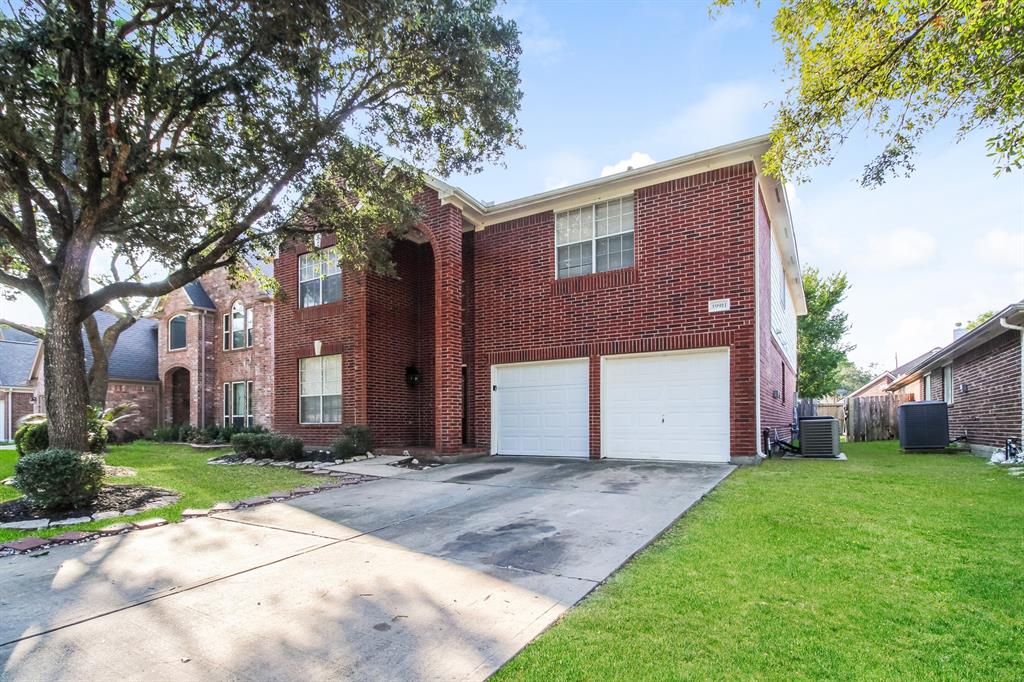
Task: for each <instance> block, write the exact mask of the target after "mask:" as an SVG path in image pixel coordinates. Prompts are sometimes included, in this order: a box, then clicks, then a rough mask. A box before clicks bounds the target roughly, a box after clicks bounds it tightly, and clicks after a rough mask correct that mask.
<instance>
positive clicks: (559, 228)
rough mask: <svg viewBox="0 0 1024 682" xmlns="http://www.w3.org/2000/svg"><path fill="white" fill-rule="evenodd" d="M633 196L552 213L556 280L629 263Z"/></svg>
mask: <svg viewBox="0 0 1024 682" xmlns="http://www.w3.org/2000/svg"><path fill="white" fill-rule="evenodd" d="M633 262H634V259H633V197H621V198H619V199H612V200H611V201H604V202H601V203H599V204H594V205H592V206H584V207H583V208H574V209H572V210H569V211H562V212H560V213H558V214H556V215H555V267H556V274H557V276H558V278H559V279H561V278H563V277H575V276H576V275H588V274H590V273H592V272H607V271H609V270H618V269H620V268H629V267H632V266H633Z"/></svg>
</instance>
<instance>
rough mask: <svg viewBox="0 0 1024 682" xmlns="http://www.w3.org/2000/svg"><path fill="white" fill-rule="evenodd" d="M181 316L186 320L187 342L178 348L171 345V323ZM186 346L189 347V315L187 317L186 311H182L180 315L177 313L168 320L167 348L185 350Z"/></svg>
mask: <svg viewBox="0 0 1024 682" xmlns="http://www.w3.org/2000/svg"><path fill="white" fill-rule="evenodd" d="M179 317H180V318H181V319H183V320H184V321H185V343H184V345H182V346H179V347H178V348H173V347H172V346H171V323H172V322H174V321H175V320H176V319H178V318H179ZM186 348H188V317H186V316H185V314H184V313H180V314H178V315H175V316H174V317H172V318H171V319H169V320H167V350H169V351H172V350H185V349H186Z"/></svg>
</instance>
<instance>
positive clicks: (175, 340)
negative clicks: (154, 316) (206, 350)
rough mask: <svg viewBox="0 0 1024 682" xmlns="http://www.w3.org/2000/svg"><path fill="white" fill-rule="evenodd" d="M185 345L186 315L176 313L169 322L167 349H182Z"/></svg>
mask: <svg viewBox="0 0 1024 682" xmlns="http://www.w3.org/2000/svg"><path fill="white" fill-rule="evenodd" d="M185 345H186V337H185V316H184V315H175V316H174V317H172V318H171V319H170V320H169V321H168V322H167V350H181V349H182V348H184V347H185Z"/></svg>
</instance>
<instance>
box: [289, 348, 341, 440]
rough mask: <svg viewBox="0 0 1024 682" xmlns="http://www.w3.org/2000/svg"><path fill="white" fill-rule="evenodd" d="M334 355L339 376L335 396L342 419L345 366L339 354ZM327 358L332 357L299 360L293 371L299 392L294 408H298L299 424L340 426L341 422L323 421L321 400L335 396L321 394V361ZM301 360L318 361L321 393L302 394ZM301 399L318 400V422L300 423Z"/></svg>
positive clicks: (319, 356) (322, 371)
mask: <svg viewBox="0 0 1024 682" xmlns="http://www.w3.org/2000/svg"><path fill="white" fill-rule="evenodd" d="M336 355H337V356H338V373H339V375H340V376H339V377H338V393H337V396H338V400H339V401H340V402H341V412H342V418H344V412H345V400H344V397H343V396H344V392H345V390H344V383H343V377H344V374H345V365H344V359H343V358H342V356H341V354H340V353H338V354H336ZM328 357H332V356H331V355H316V356H313V357H308V358H299V363H298V366H297V367H296V368H295V371H296V372H297V374H298V376H297V378H298V381H299V390H298V394H299V400H298V403H297V404H296V408H298V417H299V423H300V424H308V425H310V426H316V425H318V424H340V423H341V421H336V422H329V421H325V420H324V401H323V398H324V396H330V395H335V394H334V393H323V392H322V391H323V381H324V364H323V359H324V358H328ZM303 360H320V387H321V388H320V390H321V393H315V394H314V393H309V394H306V393H303V392H302V361H303ZM303 398H320V421H317V422H307V421H302V399H303Z"/></svg>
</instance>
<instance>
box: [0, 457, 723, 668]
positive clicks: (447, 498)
mask: <svg viewBox="0 0 1024 682" xmlns="http://www.w3.org/2000/svg"><path fill="white" fill-rule="evenodd" d="M389 469H394V468H393V467H389ZM731 469H732V467H730V466H728V465H699V464H669V463H647V462H613V461H607V460H605V461H600V462H587V461H578V460H572V461H570V460H558V459H523V458H503V457H491V458H485V459H482V460H476V461H473V462H468V463H463V464H454V465H448V466H444V467H439V468H436V469H428V470H424V471H407V470H394V471H389V472H388V473H398V475H397V476H393V477H391V478H383V479H380V480H376V481H371V482H368V483H363V484H360V485H357V486H352V487H348V488H341V489H338V490H333V491H328V492H323V493H319V494H317V495H311V496H308V497H304V498H299V499H296V500H292V501H291V502H289V503H287V504H272V505H265V506H262V507H254V508H251V509H247V510H242V511H236V512H231V513H229V514H222V515H219V516H216V517H208V518H202V519H196V520H192V521H188V522H185V523H180V524H174V525H170V526H164V527H162V528H156V529H152V530H146V531H139V532H136V533H130V534H128V535H123V536H115V537H111V538H106V539H103V540H100V541H97V542H93V543H87V544H84V545H78V546H64V547H57V548H54V549H51V550H50V551H49V554H47V555H45V556H39V557H32V556H17V557H9V558H7V559H3V560H0V643H2V644H0V671H2V673H0V677H3V678H4V679H11V680H43V679H45V680H58V679H66V680H76V681H81V680H105V681H109V680H121V681H123V680H142V679H145V680H185V679H197V680H198V679H202V680H274V679H337V678H346V679H365V680H467V679H468V680H473V679H482V678H485V677H487V676H488V675H489V674H491V673H492V672H493V671H495V670H496V669H497V668H498V667H500V666H501V665H502V664H503V663H504V662H505V661H507V660H508V659H509V658H510V657H511V656H512V655H513V654H515V653H516V652H517V651H518V650H519V649H520V648H522V647H523V646H525V645H526V644H527V643H528V642H529V641H530V640H531V639H533V638H534V637H536V636H537V635H538V634H539V633H540V632H542V631H543V630H544V629H545V628H546V627H548V626H549V625H550V624H551V623H552V622H553V621H554V620H555V619H557V618H558V617H559V616H560V615H561V614H562V613H564V612H565V610H566V609H568V608H569V607H570V606H572V605H573V604H575V603H576V602H577V601H579V600H580V599H581V598H582V597H583V596H585V595H586V594H587V593H588V592H590V591H591V590H592V589H594V587H595V586H597V585H598V584H599V583H600V582H601V581H602V580H604V579H605V578H606V577H608V575H609V574H610V573H612V572H613V571H614V570H615V569H616V568H618V567H619V566H620V565H621V564H622V563H623V562H625V561H626V560H628V559H629V558H630V557H631V556H632V555H633V554H634V553H635V552H637V551H638V550H639V549H641V548H643V547H644V546H645V545H646V544H647V543H648V542H650V541H651V540H652V539H653V538H654V537H655V536H657V535H658V534H659V533H660V532H661V531H662V530H664V529H665V528H666V527H667V526H669V525H670V524H671V523H672V522H673V521H674V520H675V519H677V518H678V517H679V516H680V515H681V514H683V513H684V512H685V511H686V510H687V509H688V508H689V507H690V506H691V505H693V504H694V503H695V502H697V501H698V500H699V499H700V498H701V497H702V496H703V495H705V494H706V493H707V492H709V491H710V490H711V489H712V488H714V487H715V486H716V485H717V484H718V483H719V482H720V481H721V480H722V479H723V478H725V476H727V475H728V474H729V472H730V471H731Z"/></svg>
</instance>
